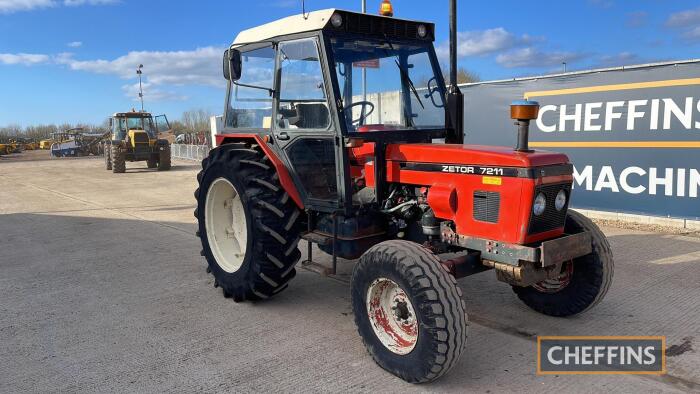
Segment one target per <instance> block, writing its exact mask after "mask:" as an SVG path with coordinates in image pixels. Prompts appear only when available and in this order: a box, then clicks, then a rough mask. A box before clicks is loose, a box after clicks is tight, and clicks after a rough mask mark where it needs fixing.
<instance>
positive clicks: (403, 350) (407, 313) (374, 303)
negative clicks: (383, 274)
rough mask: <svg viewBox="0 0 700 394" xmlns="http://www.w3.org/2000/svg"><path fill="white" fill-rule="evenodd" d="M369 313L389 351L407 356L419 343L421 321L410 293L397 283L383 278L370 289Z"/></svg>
mask: <svg viewBox="0 0 700 394" xmlns="http://www.w3.org/2000/svg"><path fill="white" fill-rule="evenodd" d="M366 299H367V313H368V315H369V321H370V324H371V325H372V329H373V330H374V333H375V334H376V335H377V338H378V339H379V341H380V342H381V343H382V345H384V347H385V348H387V349H389V350H390V351H391V352H393V353H396V354H399V355H406V354H408V353H410V352H411V351H412V350H413V348H415V347H416V343H417V342H418V319H417V318H416V313H415V310H414V309H413V304H411V301H410V300H409V298H408V295H406V292H405V291H403V289H402V288H401V287H400V286H399V285H398V284H397V283H396V282H394V281H393V280H391V279H387V278H379V279H376V280H374V281H373V282H372V284H371V285H369V289H367V298H366Z"/></svg>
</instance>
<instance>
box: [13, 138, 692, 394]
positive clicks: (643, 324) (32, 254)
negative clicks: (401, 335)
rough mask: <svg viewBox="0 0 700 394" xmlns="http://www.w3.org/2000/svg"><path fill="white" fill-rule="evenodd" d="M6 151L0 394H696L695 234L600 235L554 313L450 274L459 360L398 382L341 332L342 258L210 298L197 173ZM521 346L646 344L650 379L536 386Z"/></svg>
mask: <svg viewBox="0 0 700 394" xmlns="http://www.w3.org/2000/svg"><path fill="white" fill-rule="evenodd" d="M29 154H30V153H29V152H28V153H25V154H24V155H25V156H23V157H24V158H27V157H29V156H26V155H29ZM31 155H33V156H32V157H34V158H39V157H43V156H42V155H46V156H48V152H31ZM15 156H16V157H11V156H8V157H1V158H0V316H1V318H0V360H1V361H0V392H2V393H14V392H166V391H167V392H169V391H177V392H194V391H204V392H299V391H308V392H338V391H343V392H345V391H350V392H368V391H379V392H401V393H406V392H534V391H537V392H601V391H606V392H689V391H694V392H698V391H700V353H699V351H700V307H699V305H700V285H699V284H700V238H697V237H690V236H684V235H678V234H664V233H650V232H644V231H638V230H632V229H620V228H615V227H604V228H603V230H604V231H605V232H606V234H607V235H608V237H609V240H610V243H611V245H612V247H613V253H614V255H615V264H616V271H615V277H614V281H613V284H612V287H611V290H610V292H609V293H608V296H607V298H606V299H605V300H603V302H602V303H601V304H599V305H598V306H597V307H596V308H594V309H593V310H591V311H589V312H587V313H585V314H582V315H580V316H576V317H572V318H566V319H561V318H552V317H547V316H542V315H539V314H537V313H535V312H533V311H531V310H530V309H528V308H527V307H525V306H524V305H523V304H521V303H520V301H519V300H518V299H517V298H516V297H515V295H514V294H513V292H512V291H511V289H510V287H509V286H507V285H505V284H503V283H500V282H498V281H497V280H496V279H495V274H494V273H493V272H492V271H487V272H484V273H481V274H478V275H475V276H472V277H468V278H464V279H461V280H460V281H459V282H460V285H461V287H462V289H463V290H464V297H465V300H466V303H467V309H468V312H469V318H470V326H469V339H468V345H467V351H466V352H465V353H464V354H463V356H462V359H461V361H460V362H459V364H458V365H457V366H456V367H455V368H454V369H453V370H452V371H451V372H450V373H449V374H448V375H446V376H444V377H443V378H442V379H440V380H438V381H437V382H435V383H431V384H425V385H411V384H408V383H405V382H403V381H401V380H399V379H398V378H396V377H394V376H393V375H390V374H388V373H386V372H384V371H383V370H382V369H381V368H379V367H378V366H377V365H376V364H375V363H374V362H373V361H372V359H371V358H370V356H369V355H368V354H367V352H366V351H365V348H364V347H363V345H362V342H361V341H360V338H359V337H358V334H357V332H356V330H355V326H354V322H353V316H352V312H351V307H350V291H349V286H348V284H347V283H346V282H347V278H348V273H349V272H350V270H351V269H352V262H349V261H341V262H340V274H339V276H338V278H330V279H329V278H322V277H320V276H318V275H316V274H314V273H311V272H308V271H305V270H303V269H299V270H298V272H297V277H296V278H295V279H294V280H293V281H292V282H291V283H290V286H289V288H288V289H287V290H285V291H284V292H282V293H280V294H279V295H278V296H277V297H275V298H272V299H270V300H267V301H265V302H254V303H251V302H247V303H240V304H237V303H234V302H233V301H231V300H230V299H226V298H224V297H223V296H222V292H221V289H217V288H214V287H213V282H214V280H213V277H212V276H211V275H209V274H207V273H206V271H205V261H204V259H203V258H202V257H200V255H199V251H200V249H201V245H200V241H199V239H198V238H196V237H195V219H194V217H193V215H192V211H193V209H194V197H193V191H194V189H195V187H196V177H195V176H196V173H197V171H198V168H199V165H198V164H197V163H190V162H181V161H176V162H175V163H174V167H173V169H172V171H168V172H157V171H154V170H149V169H146V165H145V163H127V173H126V174H112V173H111V172H110V171H106V170H105V169H104V163H103V162H102V160H101V158H92V157H91V158H80V159H53V160H21V159H20V155H15ZM30 158H31V157H30ZM300 248H302V251H305V248H306V247H305V245H304V244H300ZM316 256H317V257H318V259H319V260H323V259H326V260H327V259H328V257H327V256H326V257H324V256H321V253H320V252H318V251H317V252H316ZM538 335H664V336H666V337H667V345H668V346H669V351H668V358H667V367H668V373H667V374H666V375H662V376H653V375H652V376H644V375H587V376H564V375H552V376H537V375H536V373H535V369H536V363H535V360H536V338H537V336H538Z"/></svg>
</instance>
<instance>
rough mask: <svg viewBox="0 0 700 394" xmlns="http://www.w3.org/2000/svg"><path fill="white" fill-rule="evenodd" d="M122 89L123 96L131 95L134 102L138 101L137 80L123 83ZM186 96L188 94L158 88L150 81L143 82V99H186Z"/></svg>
mask: <svg viewBox="0 0 700 394" xmlns="http://www.w3.org/2000/svg"><path fill="white" fill-rule="evenodd" d="M122 91H123V92H124V95H125V96H127V97H131V98H132V100H133V101H134V102H135V103H138V102H140V99H139V83H138V82H136V83H133V84H128V85H123V86H122ZM188 98H189V97H188V96H186V95H183V94H179V93H176V92H172V91H166V90H162V89H159V88H157V87H156V86H155V85H154V84H152V83H148V82H146V83H144V84H143V99H144V101H186V100H187V99H188Z"/></svg>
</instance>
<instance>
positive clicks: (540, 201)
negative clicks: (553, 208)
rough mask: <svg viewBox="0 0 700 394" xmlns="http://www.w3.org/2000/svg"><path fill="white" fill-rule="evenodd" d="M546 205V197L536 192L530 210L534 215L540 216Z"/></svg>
mask: <svg viewBox="0 0 700 394" xmlns="http://www.w3.org/2000/svg"><path fill="white" fill-rule="evenodd" d="M546 207H547V198H546V197H545V196H544V194H542V193H540V194H538V195H537V197H535V203H534V204H533V205H532V212H533V213H534V214H535V216H540V215H542V213H543V212H544V209H545V208H546Z"/></svg>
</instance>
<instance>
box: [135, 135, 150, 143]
mask: <svg viewBox="0 0 700 394" xmlns="http://www.w3.org/2000/svg"><path fill="white" fill-rule="evenodd" d="M134 144H148V134H146V133H134Z"/></svg>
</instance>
